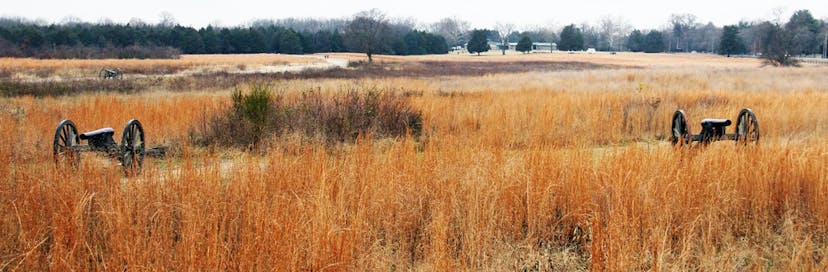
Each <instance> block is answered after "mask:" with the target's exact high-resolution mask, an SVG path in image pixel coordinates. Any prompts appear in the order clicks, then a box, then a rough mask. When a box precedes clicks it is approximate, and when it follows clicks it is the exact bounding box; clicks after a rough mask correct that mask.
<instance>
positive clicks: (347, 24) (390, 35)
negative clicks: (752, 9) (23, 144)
mask: <svg viewBox="0 0 828 272" xmlns="http://www.w3.org/2000/svg"><path fill="white" fill-rule="evenodd" d="M826 22H828V18H825V19H817V18H814V17H813V16H812V14H811V13H810V11H808V10H798V11H795V12H794V13H793V15H792V16H791V17H790V18H781V17H780V18H774V19H771V20H756V21H742V22H739V23H738V24H734V25H727V26H717V25H714V24H713V23H712V22H703V21H701V20H699V18H697V17H696V16H694V15H692V14H672V15H670V16H669V19H668V20H667V21H666V24H665V26H664V27H662V28H660V29H648V30H644V29H636V28H634V27H633V26H631V25H630V24H629V23H628V22H627V21H626V20H625V19H624V18H622V17H613V16H604V17H602V18H600V19H599V20H598V21H596V22H594V23H581V24H569V25H566V26H533V27H527V28H523V29H521V28H519V27H517V26H515V25H513V24H509V23H503V22H500V23H497V24H496V25H494V26H492V28H490V29H471V27H470V23H469V22H467V21H464V20H462V19H458V18H445V19H442V20H440V21H438V22H435V23H432V24H421V23H419V22H416V21H414V20H413V19H400V18H390V19H389V18H385V15H384V14H383V13H382V12H380V11H377V10H370V11H365V12H361V13H358V14H356V15H355V16H354V17H353V18H349V19H296V18H287V19H279V20H259V21H254V22H253V23H250V24H249V25H246V26H236V27H217V26H207V27H202V28H193V27H189V26H181V25H179V24H177V23H175V21H174V19H170V18H165V19H162V21H161V22H160V23H157V24H148V23H144V22H141V21H137V20H133V21H130V23H126V24H118V23H111V22H99V23H87V22H79V21H78V20H69V21H66V22H62V23H58V24H55V23H51V24H49V23H43V22H37V21H30V20H26V19H21V18H0V56H6V57H35V58H176V57H178V55H179V54H182V53H183V54H236V53H285V54H306V53H320V52H360V53H367V54H368V55H369V57H370V55H371V54H391V55H420V54H445V53H448V52H449V50H450V49H454V48H462V47H464V46H465V45H466V43H467V42H468V41H470V40H471V34H472V33H475V30H482V31H476V32H477V33H483V34H484V35H485V36H486V37H485V38H483V39H484V40H485V41H487V42H489V43H499V44H505V43H507V42H509V43H516V42H518V41H519V40H522V39H523V38H527V39H528V40H530V41H531V42H548V43H556V44H557V49H559V50H574V51H577V50H586V49H587V48H595V49H596V50H598V51H632V52H649V53H657V52H702V53H717V54H722V55H728V56H730V55H743V54H751V55H766V54H765V53H771V52H770V51H774V52H773V53H774V54H776V55H780V56H783V57H787V56H813V57H815V56H820V55H821V56H823V57H828V50H826V43H828V23H826Z"/></svg>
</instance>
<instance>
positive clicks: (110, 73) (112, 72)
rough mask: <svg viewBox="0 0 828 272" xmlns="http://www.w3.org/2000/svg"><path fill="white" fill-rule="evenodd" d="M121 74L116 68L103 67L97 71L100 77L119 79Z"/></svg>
mask: <svg viewBox="0 0 828 272" xmlns="http://www.w3.org/2000/svg"><path fill="white" fill-rule="evenodd" d="M123 75H124V74H123V73H122V72H121V70H120V69H118V68H115V69H107V68H103V69H101V72H100V73H99V76H100V78H101V79H107V78H114V79H121V78H122V77H123Z"/></svg>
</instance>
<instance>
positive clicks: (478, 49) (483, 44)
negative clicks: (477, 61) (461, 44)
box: [466, 29, 489, 56]
mask: <svg viewBox="0 0 828 272" xmlns="http://www.w3.org/2000/svg"><path fill="white" fill-rule="evenodd" d="M488 34H489V31H488V30H481V29H475V30H472V34H471V39H470V40H469V43H468V44H467V45H466V50H468V51H469V53H477V55H478V56H480V53H482V52H487V51H489V42H488V40H487V39H486V36H488Z"/></svg>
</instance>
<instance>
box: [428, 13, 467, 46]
mask: <svg viewBox="0 0 828 272" xmlns="http://www.w3.org/2000/svg"><path fill="white" fill-rule="evenodd" d="M469 29H470V24H469V22H468V21H463V20H460V19H457V18H443V19H442V20H440V21H438V22H436V23H433V24H431V31H432V32H434V33H437V34H440V35H442V36H443V38H445V39H446V43H447V44H448V45H449V46H451V47H454V46H463V45H464V44H466V42H468V33H469Z"/></svg>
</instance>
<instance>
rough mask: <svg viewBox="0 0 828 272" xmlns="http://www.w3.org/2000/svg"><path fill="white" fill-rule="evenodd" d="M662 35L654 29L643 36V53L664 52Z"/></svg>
mask: <svg viewBox="0 0 828 272" xmlns="http://www.w3.org/2000/svg"><path fill="white" fill-rule="evenodd" d="M664 47H665V46H664V35H663V34H661V32H659V31H656V30H651V31H650V33H647V36H646V37H645V38H644V53H661V52H664Z"/></svg>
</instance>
